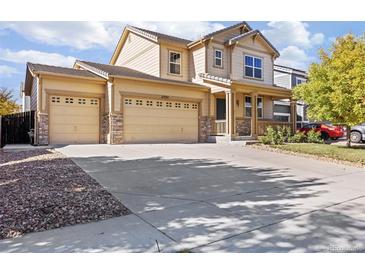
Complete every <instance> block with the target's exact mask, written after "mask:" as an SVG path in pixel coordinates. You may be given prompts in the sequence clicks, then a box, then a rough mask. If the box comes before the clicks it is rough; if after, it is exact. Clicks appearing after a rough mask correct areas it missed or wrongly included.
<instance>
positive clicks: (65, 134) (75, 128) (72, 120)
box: [49, 96, 100, 144]
mask: <svg viewBox="0 0 365 274" xmlns="http://www.w3.org/2000/svg"><path fill="white" fill-rule="evenodd" d="M99 107H100V102H99V99H98V98H83V97H72V96H51V97H50V109H49V138H50V143H51V144H97V143H99V117H100V116H99Z"/></svg>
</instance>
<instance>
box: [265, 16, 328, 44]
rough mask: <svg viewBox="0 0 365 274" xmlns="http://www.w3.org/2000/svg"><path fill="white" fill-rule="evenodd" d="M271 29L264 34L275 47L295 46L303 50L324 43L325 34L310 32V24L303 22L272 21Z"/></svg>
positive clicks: (269, 24) (270, 23)
mask: <svg viewBox="0 0 365 274" xmlns="http://www.w3.org/2000/svg"><path fill="white" fill-rule="evenodd" d="M267 25H268V26H269V27H270V28H269V29H266V30H263V31H262V33H263V34H264V35H265V36H266V37H267V38H268V39H269V40H270V41H271V42H272V43H273V44H274V45H275V46H278V47H280V46H287V45H293V46H297V47H303V48H311V47H312V46H313V45H319V44H321V43H323V41H324V34H323V33H314V34H312V33H311V32H310V31H309V30H308V24H306V23H303V22H290V21H283V22H277V21H272V22H269V23H268V24H267Z"/></svg>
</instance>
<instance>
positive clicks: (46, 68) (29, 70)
mask: <svg viewBox="0 0 365 274" xmlns="http://www.w3.org/2000/svg"><path fill="white" fill-rule="evenodd" d="M36 74H41V75H57V76H60V75H61V76H67V77H75V78H83V79H91V80H99V79H100V80H101V78H100V77H98V76H97V75H96V74H94V73H91V72H89V71H87V70H80V69H74V68H66V67H60V66H50V65H44V64H33V63H29V62H28V63H27V67H26V73H25V84H24V93H25V94H26V95H30V92H31V89H32V83H33V77H34V75H36Z"/></svg>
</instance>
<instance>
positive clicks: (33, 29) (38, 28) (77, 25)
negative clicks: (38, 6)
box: [0, 21, 224, 51]
mask: <svg viewBox="0 0 365 274" xmlns="http://www.w3.org/2000/svg"><path fill="white" fill-rule="evenodd" d="M126 24H130V25H135V26H137V27H141V28H146V29H150V30H153V31H157V32H162V33H166V34H170V35H175V36H178V37H181V38H186V39H192V40H193V39H196V38H199V37H200V36H202V35H204V34H207V33H209V32H213V31H216V30H218V29H221V28H224V25H223V24H220V23H210V22H193V21H192V22H0V31H1V30H3V31H4V30H12V31H15V32H17V33H18V34H20V35H21V36H23V37H24V38H26V39H27V40H29V41H33V42H39V43H43V44H47V45H53V46H68V47H71V48H74V49H79V50H84V49H89V48H94V47H104V48H107V49H110V50H111V51H112V50H113V49H114V47H115V45H116V43H117V41H118V39H119V37H120V35H121V33H122V30H123V28H124V26H125V25H126Z"/></svg>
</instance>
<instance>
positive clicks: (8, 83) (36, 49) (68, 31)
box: [0, 21, 365, 97]
mask: <svg viewBox="0 0 365 274" xmlns="http://www.w3.org/2000/svg"><path fill="white" fill-rule="evenodd" d="M127 23H128V24H132V25H136V26H139V27H142V28H148V29H151V30H155V31H158V32H163V33H167V34H171V35H175V36H178V37H183V38H187V39H191V40H194V39H197V38H199V37H200V36H201V35H203V34H206V33H209V32H211V31H215V30H218V29H220V28H223V27H225V26H229V25H231V24H234V23H236V22H223V21H217V22H165V21H163V22H0V86H2V87H9V88H11V89H14V90H15V94H14V96H15V97H17V96H18V94H19V92H18V89H19V83H20V82H21V81H24V75H25V63H26V62H27V61H30V62H35V63H45V64H51V65H60V66H72V64H73V62H74V60H75V59H81V60H89V61H94V62H101V63H108V62H109V59H110V57H111V54H112V53H113V50H114V47H115V45H116V43H117V41H118V39H119V36H120V34H121V32H122V29H123V27H124V26H125V24H127ZM248 23H249V24H250V25H251V27H252V28H254V29H259V30H260V31H262V32H263V33H264V35H265V36H266V37H267V38H268V39H269V40H270V41H271V42H272V44H273V45H274V46H275V47H276V48H277V49H278V50H279V51H280V54H281V57H280V58H279V59H277V63H280V64H283V65H288V66H292V67H296V68H299V69H307V67H308V65H309V64H310V63H312V62H316V61H317V60H318V59H317V53H318V50H319V48H325V49H327V48H328V47H329V46H330V45H331V43H332V42H333V41H334V39H335V37H338V36H342V35H344V34H346V33H349V32H352V33H354V34H356V35H361V34H363V33H364V32H365V22H287V21H285V22H258V21H255V22H250V21H249V22H248Z"/></svg>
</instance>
